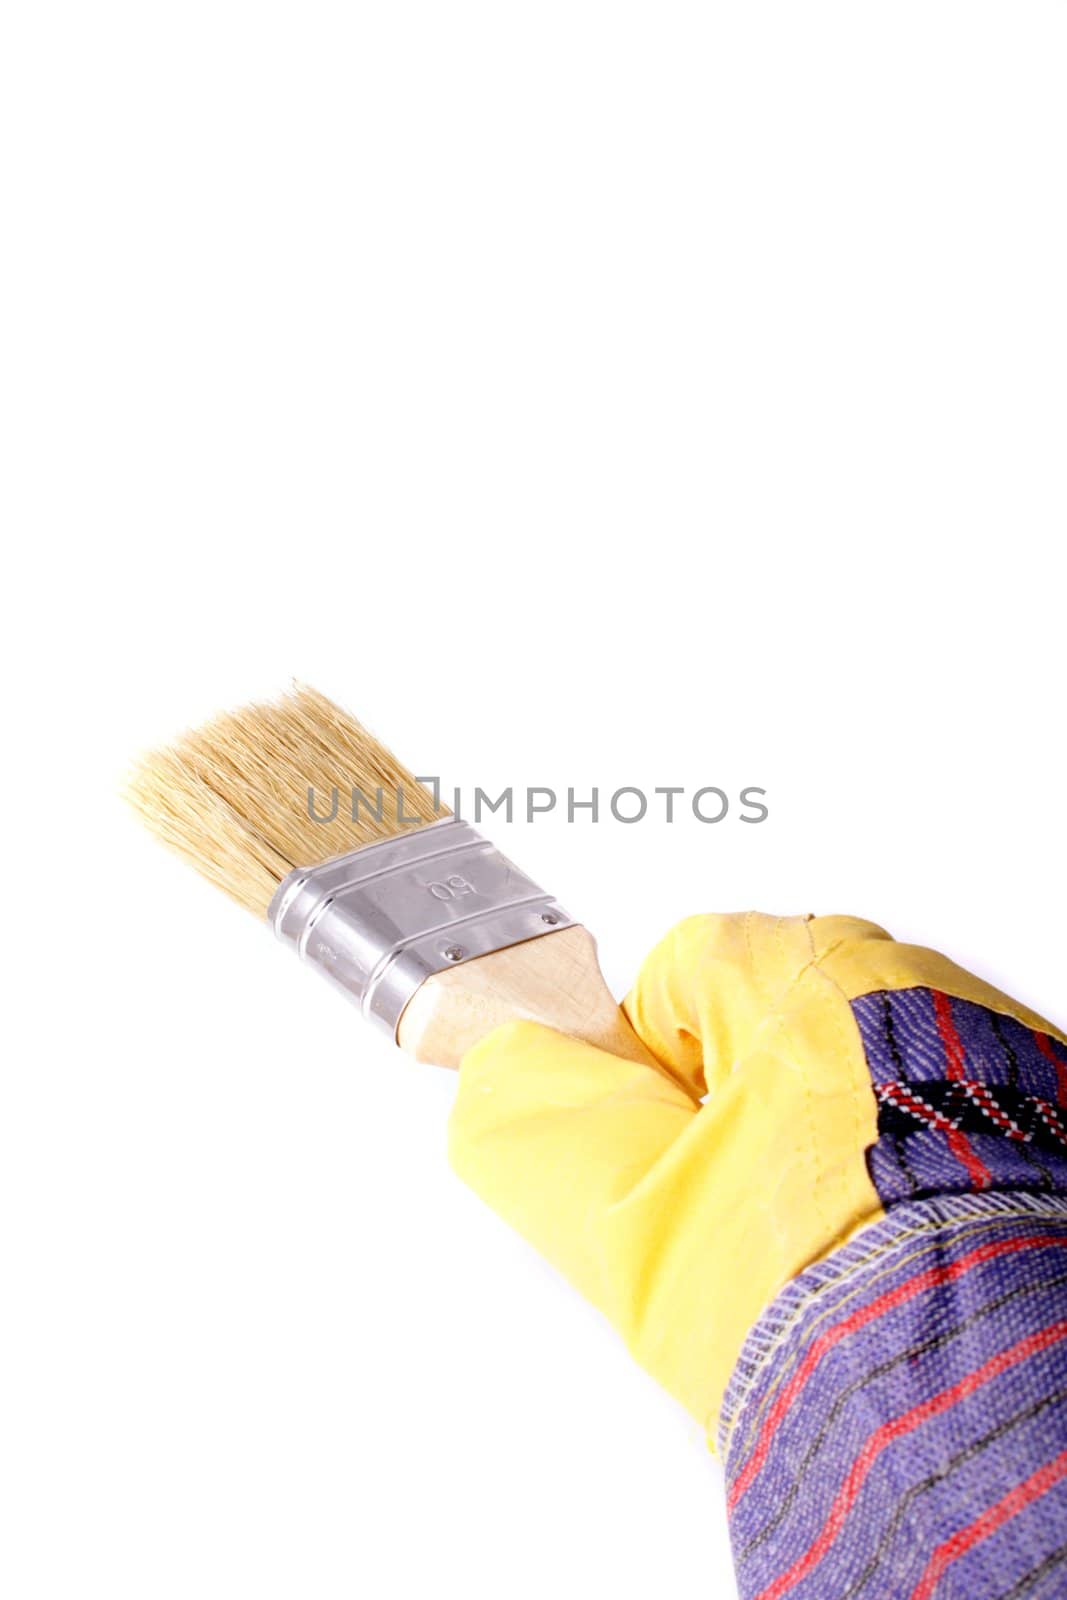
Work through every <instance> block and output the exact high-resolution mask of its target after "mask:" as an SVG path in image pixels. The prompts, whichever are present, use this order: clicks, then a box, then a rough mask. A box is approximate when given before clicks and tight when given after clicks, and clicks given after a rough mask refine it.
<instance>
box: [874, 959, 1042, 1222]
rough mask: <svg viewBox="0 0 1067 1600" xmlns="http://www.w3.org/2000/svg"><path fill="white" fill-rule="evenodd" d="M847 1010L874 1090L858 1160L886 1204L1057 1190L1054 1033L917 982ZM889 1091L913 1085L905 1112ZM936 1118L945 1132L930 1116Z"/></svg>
mask: <svg viewBox="0 0 1067 1600" xmlns="http://www.w3.org/2000/svg"><path fill="white" fill-rule="evenodd" d="M852 1011H853V1015H854V1017H855V1019H856V1023H857V1026H858V1028H859V1032H860V1037H861V1039H862V1041H863V1047H864V1051H865V1054H866V1058H867V1065H868V1068H869V1070H870V1074H871V1081H872V1083H873V1085H874V1086H875V1092H876V1094H877V1095H879V1097H880V1112H879V1135H880V1137H879V1139H878V1142H877V1144H876V1145H875V1146H874V1147H873V1148H872V1149H871V1150H870V1151H869V1152H868V1156H867V1161H868V1168H869V1171H870V1175H871V1181H872V1183H873V1184H874V1187H875V1189H876V1190H877V1191H878V1195H879V1198H880V1199H881V1200H882V1203H883V1204H884V1205H886V1206H889V1205H892V1204H894V1203H895V1202H897V1201H901V1200H914V1199H918V1198H920V1197H922V1196H924V1195H936V1194H952V1193H964V1192H973V1191H976V1190H977V1191H982V1190H985V1189H1012V1190H1025V1191H1029V1192H1039V1193H1046V1194H1051V1193H1061V1194H1067V1112H1065V1108H1067V1049H1065V1047H1064V1046H1063V1045H1062V1044H1061V1043H1060V1042H1059V1040H1057V1039H1054V1038H1052V1037H1050V1036H1049V1035H1047V1034H1042V1033H1037V1032H1035V1031H1034V1030H1033V1029H1031V1028H1028V1027H1026V1026H1025V1025H1024V1024H1023V1023H1021V1022H1018V1021H1016V1020H1015V1018H1014V1017H1010V1016H1005V1015H1001V1014H1000V1013H997V1012H994V1011H991V1010H990V1009H989V1008H987V1007H985V1006H980V1005H976V1004H974V1003H973V1002H971V1001H967V1000H959V999H956V998H954V997H949V996H947V995H943V994H940V993H939V992H937V991H936V990H932V989H925V988H915V989H901V990H894V991H883V990H879V991H877V992H875V993H872V994H867V995H863V996H861V997H860V998H859V999H858V1000H854V1001H853V1002H852ZM896 1086H903V1087H906V1088H907V1089H909V1090H911V1091H913V1093H912V1094H911V1096H910V1097H909V1099H910V1102H911V1104H912V1109H911V1110H910V1111H908V1110H903V1109H901V1105H900V1102H899V1100H898V1101H893V1100H891V1099H890V1100H887V1099H886V1098H882V1097H883V1096H884V1095H885V1094H886V1093H887V1091H892V1089H893V1088H894V1087H896ZM976 1088H977V1089H978V1090H981V1089H983V1088H984V1089H986V1090H988V1091H989V1094H988V1095H986V1096H982V1095H980V1094H979V1095H978V1096H977V1097H976V1095H975V1090H976ZM924 1107H925V1111H924V1109H923V1108H924ZM939 1114H940V1116H941V1118H942V1121H947V1122H953V1123H955V1124H956V1125H957V1126H956V1130H955V1131H954V1132H951V1133H950V1132H946V1131H945V1129H944V1127H940V1126H936V1125H935V1124H934V1122H933V1120H930V1119H932V1118H934V1117H936V1116H937V1115H939ZM924 1116H925V1117H926V1118H927V1120H924ZM998 1119H1000V1120H998Z"/></svg>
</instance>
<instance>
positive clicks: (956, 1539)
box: [911, 1450, 1067, 1600]
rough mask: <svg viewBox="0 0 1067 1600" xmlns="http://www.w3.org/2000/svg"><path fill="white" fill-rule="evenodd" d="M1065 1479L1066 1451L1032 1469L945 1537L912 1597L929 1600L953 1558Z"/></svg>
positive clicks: (1066, 1473)
mask: <svg viewBox="0 0 1067 1600" xmlns="http://www.w3.org/2000/svg"><path fill="white" fill-rule="evenodd" d="M1064 1478H1067V1450H1064V1451H1063V1453H1062V1454H1061V1455H1058V1456H1057V1457H1056V1459H1055V1460H1054V1461H1049V1462H1046V1464H1045V1465H1044V1466H1043V1467H1038V1469H1037V1471H1036V1472H1032V1473H1031V1474H1030V1476H1029V1477H1028V1478H1026V1479H1025V1480H1024V1481H1023V1482H1022V1483H1020V1484H1017V1485H1016V1487H1015V1488H1014V1489H1009V1490H1008V1493H1007V1494H1006V1495H1005V1496H1004V1498H1003V1500H998V1501H997V1503H996V1505H995V1506H990V1507H989V1508H988V1509H987V1510H986V1511H983V1512H982V1515H981V1516H980V1517H976V1518H975V1520H974V1521H973V1522H972V1523H971V1524H970V1526H969V1527H967V1528H961V1529H960V1531H959V1533H954V1534H953V1535H952V1538H951V1539H946V1540H945V1542H944V1544H941V1545H938V1547H937V1549H936V1550H935V1551H934V1553H933V1555H932V1556H931V1558H930V1563H929V1565H928V1566H927V1568H926V1571H925V1572H924V1573H923V1575H922V1578H921V1579H920V1581H919V1583H918V1584H917V1586H916V1587H915V1588H914V1589H913V1590H912V1594H911V1600H930V1596H931V1595H932V1594H933V1592H934V1590H935V1589H936V1588H937V1585H938V1584H939V1582H940V1581H941V1579H942V1578H943V1577H944V1574H945V1571H946V1569H947V1568H948V1567H950V1566H951V1565H952V1563H953V1562H954V1561H958V1560H959V1558H960V1556H962V1555H966V1554H967V1551H968V1550H973V1549H974V1547H975V1545H976V1544H981V1542H982V1540H983V1539H988V1538H989V1536H990V1534H993V1533H996V1531H997V1529H998V1528H1002V1527H1003V1526H1004V1524H1005V1523H1006V1522H1010V1521H1011V1519H1012V1517H1016V1516H1018V1514H1019V1512H1020V1511H1025V1510H1026V1508H1027V1506H1029V1505H1033V1503H1034V1501H1035V1500H1038V1499H1040V1497H1041V1496H1042V1495H1043V1494H1047V1493H1048V1491H1049V1490H1050V1489H1054V1488H1055V1487H1056V1485H1057V1484H1058V1483H1062V1482H1063V1480H1064Z"/></svg>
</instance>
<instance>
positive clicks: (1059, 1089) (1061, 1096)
mask: <svg viewBox="0 0 1067 1600" xmlns="http://www.w3.org/2000/svg"><path fill="white" fill-rule="evenodd" d="M1034 1040H1035V1043H1036V1044H1037V1048H1038V1049H1039V1050H1040V1051H1041V1054H1042V1055H1043V1056H1044V1057H1045V1059H1046V1060H1047V1061H1051V1062H1052V1065H1053V1066H1054V1067H1055V1068H1056V1098H1057V1099H1058V1100H1059V1102H1060V1105H1061V1106H1067V1061H1061V1060H1060V1057H1059V1056H1058V1055H1057V1054H1056V1052H1055V1050H1053V1048H1052V1040H1051V1039H1050V1038H1049V1036H1048V1034H1047V1033H1038V1032H1037V1030H1036V1028H1035V1029H1034Z"/></svg>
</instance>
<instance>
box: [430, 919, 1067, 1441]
mask: <svg viewBox="0 0 1067 1600" xmlns="http://www.w3.org/2000/svg"><path fill="white" fill-rule="evenodd" d="M903 990H909V991H914V992H915V993H916V994H919V995H922V996H929V995H930V994H934V995H935V997H936V996H945V995H947V996H949V997H954V999H956V1000H960V1001H964V1002H968V1003H970V1004H971V1005H973V1006H974V1007H976V1008H984V1009H982V1010H980V1011H979V1010H976V1012H975V1016H976V1017H978V1018H979V1019H980V1018H982V1017H986V1016H987V1015H988V1013H989V1012H992V1013H996V1014H998V1015H1000V1016H1005V1015H1006V1016H1008V1017H1010V1018H1012V1019H1015V1021H1016V1022H1017V1023H1018V1024H1019V1025H1021V1026H1022V1027H1025V1028H1030V1029H1040V1030H1044V1032H1043V1034H1042V1037H1043V1038H1045V1045H1044V1046H1043V1048H1045V1049H1046V1050H1050V1049H1051V1046H1049V1044H1048V1036H1049V1035H1051V1036H1052V1037H1054V1038H1056V1039H1057V1040H1058V1041H1059V1042H1060V1044H1062V1042H1063V1036H1062V1035H1058V1034H1053V1033H1052V1030H1051V1029H1049V1026H1048V1024H1047V1023H1044V1022H1042V1020H1041V1019H1040V1018H1039V1017H1036V1016H1034V1015H1033V1014H1032V1013H1029V1012H1027V1011H1026V1010H1025V1008H1023V1007H1020V1006H1018V1005H1017V1004H1015V1003H1014V1002H1012V1001H1010V1000H1008V999H1007V998H1006V997H1005V996H1003V995H1001V994H999V993H998V992H997V991H996V990H994V989H992V988H991V987H990V986H989V985H987V984H985V983H983V982H981V981H980V980H979V979H977V978H974V977H972V976H970V975H969V974H968V973H966V972H964V971H962V969H960V968H959V967H957V966H956V965H955V964H954V963H953V962H951V961H949V960H947V959H946V958H945V957H943V956H939V955H936V954H935V953H934V952H932V951H929V950H922V949H916V948H914V947H910V946H906V945H900V944H897V943H895V942H894V941H893V940H892V939H891V938H890V937H889V935H888V934H886V933H885V932H884V931H883V930H882V929H881V928H878V927H876V926H875V925H873V924H872V923H868V922H863V921H860V920H859V919H856V918H852V917H819V918H814V919H813V918H806V917H784V918H780V917H771V916H762V915H757V914H755V913H749V914H742V915H736V916H701V917H693V918H691V919H689V920H687V921H685V922H683V923H681V924H679V926H678V927H676V928H675V929H674V930H673V931H672V932H671V933H669V934H668V935H667V937H666V938H665V939H664V940H663V941H662V942H661V943H660V944H659V945H658V946H657V947H656V949H655V950H654V951H653V952H652V954H651V955H650V956H649V958H648V960H647V961H646V962H645V964H644V966H643V968H642V971H641V974H640V976H639V978H638V980H637V983H636V985H635V987H634V989H633V991H632V993H631V994H630V995H629V996H628V998H627V1000H626V1001H625V1011H626V1013H627V1015H628V1017H629V1020H630V1022H631V1024H632V1025H633V1027H634V1029H635V1030H636V1032H637V1034H638V1035H639V1037H640V1038H641V1040H642V1041H643V1043H644V1044H645V1045H646V1047H647V1048H648V1049H649V1050H650V1051H651V1053H652V1054H653V1055H654V1056H655V1057H656V1059H657V1060H658V1061H660V1062H661V1063H663V1066H664V1068H665V1069H666V1070H665V1071H664V1072H662V1073H661V1072H659V1071H657V1070H656V1069H655V1068H653V1067H646V1066H640V1065H636V1064H634V1063H633V1062H630V1061H625V1060H621V1059H620V1058H618V1057H616V1056H613V1055H610V1054H608V1053H606V1052H605V1051H602V1050H598V1049H596V1048H594V1047H592V1046H590V1045H587V1044H583V1043H579V1042H577V1041H575V1040H573V1039H570V1038H567V1037H565V1036H564V1035H562V1034H559V1033H557V1032H555V1031H554V1030H552V1029H550V1028H546V1027H544V1026H542V1025H540V1024H537V1023H532V1022H515V1023H509V1024H507V1025H506V1026H504V1027H502V1028H499V1029H497V1030H496V1031H495V1032H494V1033H492V1034H491V1035H490V1036H489V1037H487V1038H486V1039H484V1040H483V1041H481V1042H480V1043H479V1044H478V1045H477V1046H475V1048H474V1049H472V1050H471V1051H470V1052H469V1053H468V1054H467V1056H466V1057H465V1059H464V1061H463V1064H462V1069H461V1074H460V1084H459V1093H458V1098H457V1101H456V1104H455V1109H454V1112H453V1115H452V1119H451V1125H450V1154H451V1159H452V1162H453V1165H454V1166H455V1168H456V1170H457V1171H458V1173H459V1174H460V1176H461V1177H462V1178H463V1179H465V1181H466V1182H467V1183H469V1184H470V1185H471V1186H472V1187H473V1188H474V1189H475V1190H476V1191H477V1192H478V1193H479V1194H480V1195H481V1196H482V1197H483V1198H484V1199H485V1200H486V1201H487V1202H488V1203H489V1204H490V1205H491V1206H492V1207H493V1208H494V1209H495V1210H496V1211H498V1212H499V1213H500V1215H501V1216H503V1217H504V1218H505V1219H506V1220H507V1221H508V1222H509V1223H511V1224H512V1225H513V1226H514V1227H515V1228H516V1229H517V1230H518V1231H519V1232H520V1233H521V1234H523V1235H524V1236H525V1237H526V1238H527V1239H528V1240H530V1241H531V1242H532V1243H533V1244H534V1245H535V1246H536V1247H537V1248H538V1249H539V1250H540V1251H541V1252H542V1253H543V1254H544V1255H545V1256H546V1257H547V1258H548V1259H549V1260H550V1261H552V1262H553V1263H554V1264H555V1265H556V1266H557V1267H559V1269H560V1270H561V1271H562V1272H564V1273H565V1274H566V1276H567V1277H568V1278H569V1279H570V1280H571V1282H572V1283H574V1284H575V1285H576V1287H577V1288H578V1289H579V1290H580V1291H581V1292H582V1293H583V1294H584V1295H585V1296H587V1298H588V1299H589V1300H591V1301H592V1302H593V1303H594V1304H595V1305H596V1306H598V1307H599V1308H600V1309H601V1310H602V1311H603V1312H604V1313H605V1315H606V1316H607V1317H608V1318H610V1320H611V1321H612V1322H613V1323H614V1324H615V1326H616V1327H617V1328H618V1329H619V1331H620V1332H621V1334H622V1336H623V1338H624V1339H625V1340H626V1342H627V1344H628V1346H629V1348H630V1349H631V1350H632V1352H633V1354H634V1355H635V1357H636V1358H637V1360H638V1361H640V1362H641V1364H642V1365H643V1366H644V1367H646V1368H647V1369H648V1370H649V1371H650V1372H651V1373H652V1374H653V1375H654V1376H655V1377H656V1378H658V1379H659V1380H660V1382H662V1383H663V1384H664V1386H665V1387H666V1388H667V1389H668V1390H669V1391H670V1392H671V1393H672V1394H674V1395H675V1396H676V1397H677V1398H678V1399H679V1400H680V1401H681V1402H682V1403H683V1405H685V1406H686V1407H687V1409H688V1410H689V1411H690V1412H691V1413H692V1414H693V1415H694V1416H695V1417H696V1418H698V1419H699V1421H700V1422H701V1423H702V1424H703V1425H704V1426H705V1427H706V1428H707V1429H708V1431H709V1437H710V1438H711V1439H712V1440H714V1435H715V1424H716V1421H717V1418H718V1414H719V1410H720V1406H721V1403H722V1399H723V1394H724V1391H725V1389H726V1386H727V1383H728V1381H729V1378H730V1375H731V1371H732V1369H733V1367H734V1364H735V1361H736V1360H737V1357H738V1353H739V1351H740V1349H741V1346H742V1343H743V1341H744V1339H745V1336H746V1333H747V1332H748V1330H749V1329H750V1328H751V1327H752V1325H753V1324H754V1323H755V1322H756V1321H757V1318H758V1317H759V1315H760V1313H761V1311H762V1310H763V1309H764V1308H765V1307H766V1306H767V1305H768V1304H769V1303H770V1302H771V1300H772V1299H773V1298H774V1296H775V1295H776V1294H777V1293H778V1291H779V1290H780V1289H782V1287H783V1286H784V1285H785V1284H787V1283H789V1281H790V1280H791V1279H793V1278H794V1277H795V1276H796V1274H798V1273H799V1272H800V1271H801V1270H802V1269H803V1268H804V1267H806V1266H808V1265H809V1264H810V1263H812V1262H814V1261H817V1260H819V1259H820V1258H821V1257H824V1256H825V1255H826V1254H827V1253H828V1252H830V1251H832V1250H833V1249H834V1248H835V1247H836V1246H837V1245H839V1244H841V1243H842V1242H843V1241H845V1240H846V1239H847V1238H849V1236H850V1235H852V1234H853V1233H855V1232H856V1231H857V1230H858V1229H861V1228H863V1227H864V1226H865V1225H867V1224H870V1223H872V1222H874V1221H875V1220H877V1219H878V1218H880V1217H882V1216H883V1215H884V1209H883V1199H886V1198H888V1199H889V1200H892V1198H894V1196H893V1194H892V1192H891V1184H890V1185H889V1187H888V1188H887V1182H888V1180H886V1182H882V1183H881V1185H880V1186H877V1170H876V1168H874V1167H871V1166H870V1165H869V1160H868V1152H869V1150H870V1148H871V1147H873V1146H874V1145H875V1143H876V1140H878V1137H879V1104H880V1101H879V1098H878V1096H877V1094H876V1092H875V1085H876V1082H877V1078H878V1074H877V1072H876V1071H875V1070H874V1067H873V1065H872V1061H871V1060H870V1059H869V1055H868V1050H867V1048H866V1046H865V1037H864V1032H863V1026H864V1012H863V1007H864V1006H867V1007H868V1009H869V1007H870V1005H871V1004H875V1005H877V1004H878V1003H880V1002H879V997H880V996H884V995H885V994H887V993H889V994H892V993H893V992H894V991H903ZM861 997H865V998H861ZM939 1003H941V1004H942V1006H944V1005H945V1004H947V1002H943V1001H942V1002H939ZM923 1004H925V1005H927V1009H929V1004H930V1003H929V1002H928V1001H927V1000H924V1001H923ZM857 1005H858V1006H859V1010H857ZM930 1015H931V1016H933V1015H934V1014H933V1012H930ZM889 1020H890V1023H891V1021H892V1018H890V1019H889ZM941 1021H942V1022H944V1018H943V1017H942V1018H941ZM951 1023H952V1018H951V1015H949V1018H948V1024H946V1026H950V1025H951ZM975 1025H976V1026H977V1023H976V1024H975ZM945 1038H946V1039H947V1041H948V1042H947V1043H946V1044H945V1046H944V1048H945V1050H946V1052H947V1054H946V1059H947V1060H948V1061H949V1068H948V1069H947V1070H948V1077H949V1078H950V1079H951V1078H952V1077H953V1071H952V1065H951V1064H952V1060H953V1050H954V1048H955V1047H954V1046H953V1044H952V1038H951V1034H946V1035H945ZM1039 1042H1040V1041H1039ZM890 1045H891V1046H892V1048H894V1049H896V1048H897V1047H896V1044H895V1042H894V1041H893V1039H892V1037H891V1036H890ZM1035 1059H1037V1057H1035ZM1049 1060H1050V1062H1051V1065H1050V1067H1049V1071H1050V1072H1055V1071H1059V1070H1062V1071H1063V1073H1064V1086H1065V1087H1067V1064H1065V1062H1064V1060H1063V1059H1062V1052H1057V1055H1056V1058H1055V1060H1054V1061H1053V1059H1052V1057H1051V1056H1050V1057H1049ZM1057 1063H1058V1065H1057ZM668 1072H669V1073H670V1076H668ZM705 1097H706V1098H705ZM971 1109H972V1111H973V1113H974V1115H976V1116H977V1115H978V1114H979V1113H978V1110H977V1109H976V1108H974V1107H972V1108H971ZM898 1114H899V1115H905V1114H906V1113H905V1112H899V1113H898ZM932 1114H933V1113H931V1115H932ZM934 1136H935V1134H934V1133H933V1132H931V1137H934ZM938 1137H941V1138H944V1137H948V1138H949V1140H950V1145H951V1140H952V1138H953V1137H954V1136H953V1135H951V1134H949V1135H938ZM956 1137H957V1142H959V1141H962V1142H963V1143H962V1144H961V1145H960V1149H962V1148H963V1145H965V1144H966V1143H967V1141H966V1138H965V1136H964V1135H962V1134H961V1135H958V1136H956ZM884 1143H885V1140H884V1139H883V1144H884ZM973 1145H974V1147H975V1148H979V1147H980V1146H981V1139H980V1138H979V1139H975V1140H974V1141H973ZM951 1148H952V1149H953V1150H955V1149H956V1147H955V1146H951ZM968 1148H969V1147H968ZM1015 1150H1016V1152H1017V1151H1018V1146H1016V1147H1015ZM956 1154H957V1155H958V1154H959V1151H956ZM964 1154H966V1151H964ZM972 1154H973V1151H972ZM1014 1159H1020V1158H1019V1157H1018V1155H1017V1154H1016V1155H1015V1156H1014ZM886 1161H887V1162H888V1161H889V1156H887V1157H886ZM956 1167H957V1168H958V1170H959V1173H960V1174H961V1185H963V1181H964V1180H966V1185H969V1186H970V1187H971V1188H974V1187H978V1188H980V1187H982V1186H983V1183H982V1179H981V1171H982V1170H984V1169H983V1164H982V1161H981V1159H980V1158H979V1157H978V1156H975V1157H974V1160H973V1162H972V1165H971V1166H970V1167H968V1166H967V1164H966V1162H960V1161H957V1162H956ZM872 1171H874V1172H875V1177H873V1178H872V1175H871V1174H872ZM886 1171H887V1172H888V1171H889V1167H888V1166H887V1168H886ZM976 1175H977V1176H976ZM908 1181H909V1183H911V1185H912V1189H913V1190H914V1189H915V1187H916V1186H915V1182H914V1180H913V1178H911V1177H909V1180H908ZM937 1188H938V1185H937V1183H936V1182H935V1183H934V1184H933V1185H932V1192H937Z"/></svg>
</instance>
